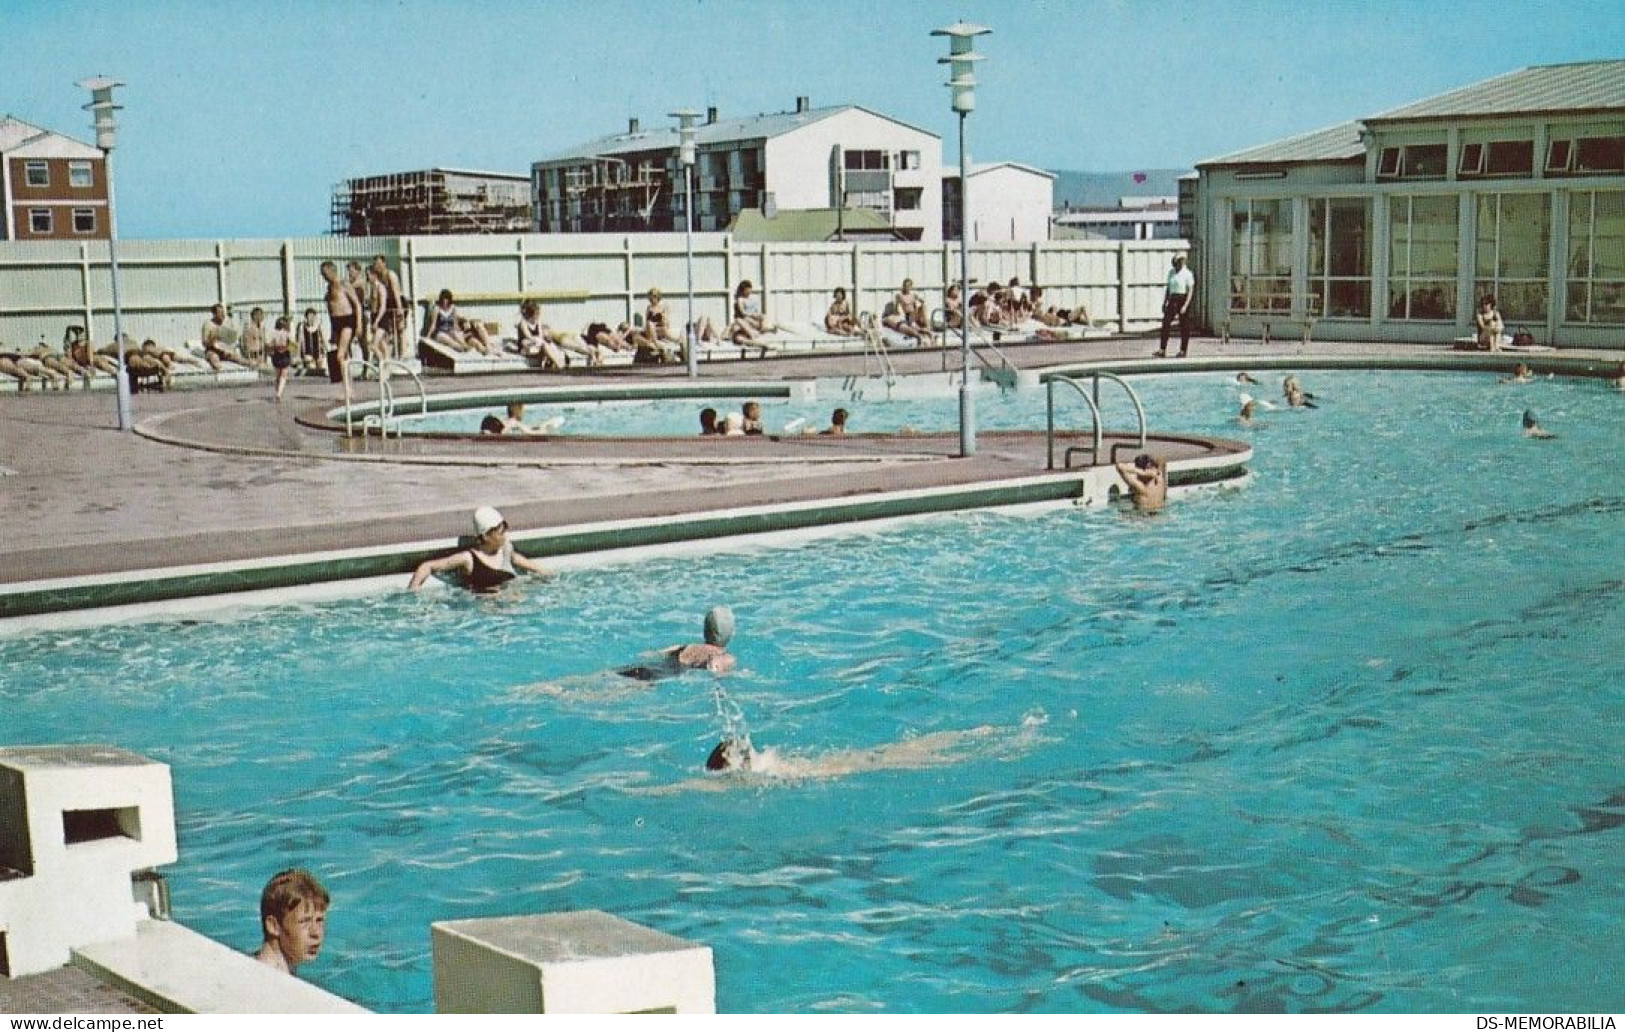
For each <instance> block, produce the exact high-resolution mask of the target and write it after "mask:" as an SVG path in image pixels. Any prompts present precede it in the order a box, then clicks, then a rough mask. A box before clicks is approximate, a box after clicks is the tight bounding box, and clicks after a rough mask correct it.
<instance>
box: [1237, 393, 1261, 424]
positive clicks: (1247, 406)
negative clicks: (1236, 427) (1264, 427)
mask: <svg viewBox="0 0 1625 1032" xmlns="http://www.w3.org/2000/svg"><path fill="white" fill-rule="evenodd" d="M1257 414H1258V402H1256V401H1254V400H1252V399H1251V398H1248V399H1247V400H1246V401H1245V402H1243V403H1242V406H1241V412H1240V413H1238V414H1237V416H1236V422H1238V423H1240V424H1241V425H1242V426H1257V425H1258V423H1257V422H1256V421H1255V420H1254V418H1253V417H1254V416H1256V415H1257Z"/></svg>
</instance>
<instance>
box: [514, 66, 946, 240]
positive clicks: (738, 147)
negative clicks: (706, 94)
mask: <svg viewBox="0 0 1625 1032" xmlns="http://www.w3.org/2000/svg"><path fill="white" fill-rule="evenodd" d="M696 128H697V133H696V142H697V152H698V153H697V160H696V165H695V169H694V176H695V180H694V211H695V220H694V228H695V229H696V230H697V231H718V230H722V229H725V228H726V227H727V225H728V223H729V222H730V221H731V220H732V219H733V218H734V216H736V215H737V214H739V213H740V212H741V211H744V210H746V209H751V208H755V209H759V210H761V211H764V212H766V213H769V214H772V213H775V212H778V211H792V210H804V209H813V208H825V209H828V208H838V207H848V208H866V209H869V210H871V211H874V212H878V213H880V214H881V215H883V216H884V217H885V218H886V220H887V221H888V222H889V223H890V224H891V225H892V226H893V227H895V228H896V229H897V231H898V232H899V234H900V235H902V236H904V237H905V238H906V239H911V240H921V241H925V242H928V243H929V242H937V241H940V240H941V229H942V139H941V137H939V136H938V135H937V134H935V133H931V132H927V131H926V130H924V129H919V128H916V127H914V126H911V125H908V124H906V123H903V122H899V121H897V120H896V119H894V118H890V117H888V116H886V115H882V114H879V113H877V112H874V111H870V110H869V109H868V108H864V107H859V106H857V105H853V104H843V105H839V106H835V107H823V108H814V107H812V106H811V105H810V104H809V103H808V100H807V98H806V97H798V98H796V106H795V109H794V110H793V111H784V112H779V113H776V114H766V115H755V116H752V117H748V118H733V119H719V118H718V117H717V110H716V108H711V109H709V110H708V111H707V112H706V117H705V119H704V121H703V123H702V124H701V125H699V126H697V127H696ZM678 142H679V141H678V135H677V129H676V126H675V125H670V126H664V127H661V128H656V129H645V128H644V127H643V126H642V124H641V122H640V120H639V119H632V120H631V121H630V124H629V125H628V127H627V131H626V132H624V133H619V134H616V135H614V136H605V137H601V138H599V139H596V140H591V141H589V142H587V143H584V144H581V145H580V146H577V147H573V148H571V149H570V150H568V151H566V152H564V153H562V154H557V155H554V156H553V157H551V158H547V159H545V160H542V161H538V162H535V163H534V164H533V165H532V166H531V191H532V202H533V212H534V217H535V226H536V229H537V230H539V231H540V232H543V233H595V232H650V231H655V232H661V231H678V230H682V229H683V228H684V225H685V219H684V214H683V174H682V166H681V165H680V164H679V162H678Z"/></svg>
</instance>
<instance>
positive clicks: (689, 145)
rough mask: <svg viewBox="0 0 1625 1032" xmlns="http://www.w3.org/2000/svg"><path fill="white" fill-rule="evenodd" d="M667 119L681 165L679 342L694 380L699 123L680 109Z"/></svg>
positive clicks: (697, 363)
mask: <svg viewBox="0 0 1625 1032" xmlns="http://www.w3.org/2000/svg"><path fill="white" fill-rule="evenodd" d="M671 117H672V118H675V119H677V135H678V139H679V144H678V150H677V160H678V161H679V162H681V163H682V166H683V223H684V227H685V229H684V235H685V237H686V238H687V244H688V334H687V335H686V337H685V338H684V340H683V360H684V361H685V362H686V363H688V375H689V378H690V379H694V378H697V377H698V376H699V375H700V355H699V340H698V338H697V331H696V329H695V322H696V319H695V316H694V150H695V145H694V132H695V130H694V123H695V122H697V121H698V120H699V117H700V114H699V112H698V111H691V110H689V109H688V108H683V109H682V110H680V111H673V112H672V113H671Z"/></svg>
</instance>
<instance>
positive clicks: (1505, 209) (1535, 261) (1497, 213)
mask: <svg viewBox="0 0 1625 1032" xmlns="http://www.w3.org/2000/svg"><path fill="white" fill-rule="evenodd" d="M1551 223H1552V219H1551V198H1550V196H1548V195H1547V194H1543V193H1540V194H1530V193H1517V194H1512V193H1508V194H1480V195H1479V197H1478V251H1477V254H1476V257H1475V259H1474V262H1473V271H1474V275H1473V296H1474V297H1475V298H1480V297H1483V296H1484V295H1485V294H1493V295H1495V300H1496V306H1497V307H1498V308H1500V310H1501V314H1502V316H1504V317H1505V318H1506V319H1507V320H1509V321H1510V320H1519V321H1526V322H1542V323H1543V322H1545V321H1546V302H1547V294H1548V285H1547V280H1546V269H1547V264H1548V261H1549V259H1550V256H1551V253H1552V225H1551Z"/></svg>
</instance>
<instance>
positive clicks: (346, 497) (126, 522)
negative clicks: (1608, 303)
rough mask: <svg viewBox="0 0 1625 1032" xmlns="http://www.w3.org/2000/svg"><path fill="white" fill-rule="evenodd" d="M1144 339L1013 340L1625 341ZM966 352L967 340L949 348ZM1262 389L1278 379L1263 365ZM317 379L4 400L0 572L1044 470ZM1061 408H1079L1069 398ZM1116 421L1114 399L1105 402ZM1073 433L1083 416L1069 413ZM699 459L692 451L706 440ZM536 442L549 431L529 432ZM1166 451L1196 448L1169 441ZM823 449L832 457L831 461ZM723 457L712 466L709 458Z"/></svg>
mask: <svg viewBox="0 0 1625 1032" xmlns="http://www.w3.org/2000/svg"><path fill="white" fill-rule="evenodd" d="M1154 346H1155V342H1154V341H1153V340H1149V339H1147V338H1138V337H1135V338H1118V339H1113V340H1107V341H1092V342H1087V343H1081V344H1080V343H1064V344H1047V345H1029V346H1006V348H1005V351H1006V353H1007V354H1008V355H1009V356H1010V357H1011V359H1012V360H1013V361H1014V362H1015V363H1016V364H1017V365H1019V366H1020V367H1021V368H1022V369H1023V370H1026V371H1043V370H1054V369H1062V368H1069V367H1074V366H1077V365H1079V364H1080V363H1101V364H1103V366H1104V367H1105V368H1111V369H1118V370H1123V371H1135V372H1139V371H1147V370H1152V369H1154V370H1164V371H1168V372H1175V371H1197V370H1214V369H1236V368H1248V369H1254V370H1266V369H1284V368H1314V367H1327V366H1345V365H1355V366H1370V365H1391V364H1397V365H1404V366H1414V367H1420V368H1433V367H1440V368H1461V367H1466V368H1475V369H1483V370H1486V371H1491V370H1501V369H1509V368H1510V367H1511V365H1512V363H1514V362H1516V361H1520V360H1521V361H1528V362H1530V363H1531V364H1533V365H1535V366H1536V368H1537V370H1538V369H1540V368H1542V367H1543V366H1548V367H1555V368H1559V369H1562V370H1563V371H1567V372H1574V373H1577V374H1585V373H1588V372H1589V374H1590V375H1603V374H1604V373H1607V372H1611V371H1612V370H1614V369H1616V368H1618V367H1619V366H1620V364H1621V363H1622V362H1625V351H1620V350H1614V351H1595V350H1584V351H1548V352H1539V353H1535V354H1509V353H1500V354H1494V355H1492V354H1485V353H1463V352H1452V351H1450V350H1449V349H1448V348H1445V347H1442V346H1438V345H1430V346H1408V345H1392V344H1365V345H1361V344H1345V343H1337V344H1311V345H1308V346H1304V345H1301V344H1299V343H1297V342H1290V343H1288V344H1284V345H1283V344H1282V343H1281V342H1275V343H1273V344H1272V345H1271V346H1270V347H1268V348H1264V347H1261V346H1259V345H1258V344H1257V343H1249V342H1243V341H1237V340H1232V341H1231V342H1230V343H1229V344H1228V345H1221V344H1220V343H1219V342H1218V341H1216V340H1212V339H1198V340H1196V341H1194V342H1193V347H1192V352H1193V357H1192V358H1191V359H1187V360H1175V359H1161V360H1157V359H1151V358H1149V357H1148V356H1149V355H1150V352H1151V350H1152V349H1153V348H1154ZM947 358H948V360H949V361H950V362H957V359H958V355H957V354H950V355H948V356H947ZM893 359H894V362H895V365H896V366H897V369H898V372H899V373H903V374H914V373H932V372H940V371H941V369H942V366H943V361H944V356H943V355H942V353H941V352H938V351H928V352H896V353H894V355H893ZM871 364H872V360H865V358H864V357H863V356H862V355H845V356H819V357H796V358H783V359H772V358H769V359H759V360H751V361H745V362H728V363H708V364H704V365H702V366H701V369H700V375H701V377H702V379H712V380H729V381H738V380H747V379H755V380H763V381H782V380H795V379H808V378H820V377H826V378H827V377H839V376H861V375H863V374H864V373H865V370H866V367H869V366H871ZM682 377H683V371H682V370H681V369H673V368H666V367H627V368H622V369H617V370H613V371H611V372H607V373H596V372H595V374H594V375H591V376H577V375H570V376H568V377H566V376H559V375H545V374H509V375H501V376H495V377H477V378H473V377H462V378H456V379H453V378H450V377H443V378H442V377H437V378H433V379H431V380H430V381H428V385H429V388H430V391H431V392H432V393H442V392H449V391H466V390H471V389H480V390H487V389H501V388H506V387H536V386H539V385H544V384H556V383H571V384H579V383H587V382H599V383H622V384H624V383H626V382H628V381H629V380H647V381H671V380H674V379H681V378H682ZM1265 387H1266V388H1267V389H1266V390H1263V391H1261V393H1264V394H1266V395H1267V394H1272V393H1273V386H1272V385H1270V384H1269V381H1268V380H1266V383H1265ZM334 394H335V391H334V388H332V387H331V386H330V385H328V384H327V383H325V382H320V383H306V382H299V381H295V382H294V383H293V384H292V385H291V386H290V389H289V392H288V397H287V400H286V401H285V402H284V403H283V404H282V405H281V406H277V405H274V404H272V403H271V401H270V386H269V383H268V382H265V383H261V384H258V385H255V386H252V387H220V388H211V389H205V390H193V391H182V392H177V393H165V394H139V395H136V396H135V398H134V407H135V413H136V423H137V430H138V432H137V433H133V434H124V433H119V432H118V431H117V430H116V419H115V409H114V399H113V397H112V396H111V395H110V394H105V393H96V392H92V393H75V392H67V393H58V392H49V393H29V394H21V395H11V396H7V397H4V398H0V433H3V439H4V441H5V450H4V454H3V455H0V528H4V532H3V533H0V584H7V585H19V584H24V583H28V582H36V581H49V580H53V579H58V578H66V577H78V576H88V575H96V574H115V573H119V572H122V571H132V570H151V569H162V568H168V567H175V566H184V565H193V564H203V563H215V562H230V561H240V560H251V559H259V558H265V557H271V556H284V555H295V554H305V553H312V552H328V551H333V550H340V549H349V548H364V547H372V546H380V545H387V544H392V543H393V544H398V543H403V542H413V541H425V540H429V539H440V538H449V537H455V536H457V535H458V534H460V533H462V532H463V531H464V528H465V526H466V523H467V520H468V513H469V512H471V511H472V510H473V509H474V508H475V507H476V506H478V505H481V504H493V505H496V506H498V507H499V508H501V509H502V510H503V511H504V513H505V514H506V515H508V517H509V519H510V521H511V522H512V523H513V525H514V526H515V528H516V529H519V528H538V527H562V526H569V525H572V524H579V523H584V522H604V521H614V520H624V519H636V518H658V517H662V516H668V515H671V514H674V513H697V512H704V511H708V510H737V509H740V508H742V507H749V506H756V505H762V504H766V503H769V502H784V501H814V500H817V499H835V498H850V497H853V496H861V495H865V494H875V493H879V492H884V491H899V490H915V489H927V488H931V487H941V486H949V485H959V486H964V485H974V484H986V483H990V482H995V481H999V480H1005V479H1010V478H1014V477H1022V476H1030V475H1033V474H1041V473H1043V472H1044V468H1045V455H1044V437H1043V427H1042V426H1038V427H1034V428H1033V430H1034V431H1036V436H1033V435H1028V436H1025V437H1024V436H1022V435H1015V434H993V433H983V434H982V435H981V436H980V438H979V449H978V454H977V456H976V457H975V458H973V459H971V460H969V461H966V460H961V459H957V458H954V457H953V456H954V454H955V453H956V452H957V449H958V440H957V436H956V435H955V434H953V433H947V434H929V435H920V436H876V437H866V436H862V435H859V436H854V437H849V438H846V439H844V440H838V441H835V440H831V439H830V438H817V437H812V438H786V439H784V440H782V441H777V442H776V441H772V440H769V439H764V438H749V439H738V438H734V439H728V440H713V441H706V442H700V441H698V440H694V441H687V440H680V441H669V442H637V443H633V442H604V441H599V442H587V441H578V442H569V441H565V440H556V441H552V442H545V443H543V442H530V441H475V442H436V443H435V446H434V447H433V448H430V447H428V446H427V445H426V444H424V443H422V442H412V441H408V442H405V443H404V444H403V443H399V442H393V441H392V442H388V443H387V444H386V443H385V442H380V441H378V440H376V439H374V440H370V441H364V442H345V441H343V440H342V439H341V438H339V437H338V436H336V435H334V434H332V433H328V432H324V431H321V430H315V429H311V428H309V427H306V426H302V425H300V424H299V423H298V422H297V421H296V419H295V416H296V415H297V414H299V413H306V412H310V411H312V410H314V409H318V408H320V407H322V406H326V405H330V404H332V403H333V401H334ZM1073 408H1074V409H1075V411H1074V412H1073V413H1072V419H1073V420H1077V419H1079V418H1085V417H1084V413H1083V410H1082V408H1081V406H1077V405H1074V406H1073ZM1108 415H1109V416H1110V412H1108ZM1147 416H1148V420H1149V422H1150V426H1151V430H1152V432H1153V434H1156V433H1164V434H1174V435H1177V434H1178V433H1179V431H1180V429H1181V428H1180V427H1179V426H1178V422H1177V420H1178V417H1177V415H1176V414H1171V413H1159V412H1156V411H1152V412H1149V413H1148V414H1147ZM1071 425H1072V426H1074V427H1076V426H1077V425H1078V423H1077V422H1076V421H1074V422H1072V424H1071ZM700 444H705V445H713V446H716V447H709V448H706V449H704V451H705V452H706V453H708V456H701V458H702V461H694V459H695V458H696V451H697V447H696V446H697V445H700ZM538 445H539V446H538ZM1160 447H1161V448H1162V449H1163V450H1164V451H1165V453H1166V454H1168V455H1169V456H1170V457H1172V458H1175V459H1177V458H1179V457H1182V456H1185V457H1188V456H1190V455H1192V454H1195V451H1194V450H1193V447H1192V446H1190V445H1186V444H1181V443H1179V442H1164V444H1163V445H1161V446H1160ZM835 453H838V454H839V457H841V458H842V459H844V460H848V461H841V462H838V463H830V462H827V461H825V460H828V459H830V458H831V457H832V455H834V454H835ZM719 457H720V458H721V461H718V458H719Z"/></svg>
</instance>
